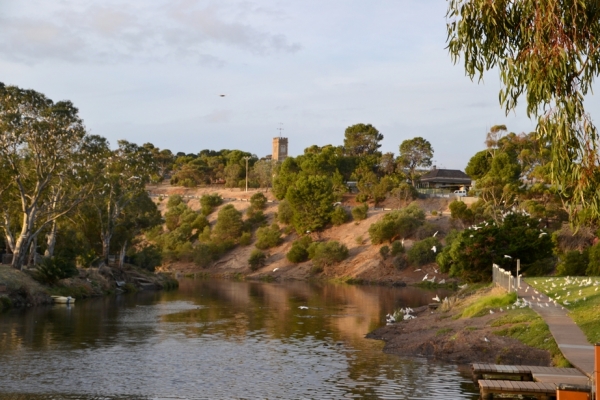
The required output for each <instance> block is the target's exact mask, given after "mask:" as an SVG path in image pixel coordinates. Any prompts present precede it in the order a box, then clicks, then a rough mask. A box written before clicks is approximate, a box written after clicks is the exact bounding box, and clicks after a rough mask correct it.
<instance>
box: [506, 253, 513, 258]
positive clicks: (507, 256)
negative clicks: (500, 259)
mask: <svg viewBox="0 0 600 400" xmlns="http://www.w3.org/2000/svg"><path fill="white" fill-rule="evenodd" d="M504 258H512V257H511V256H509V255H507V254H505V255H504Z"/></svg>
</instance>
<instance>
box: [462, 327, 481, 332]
mask: <svg viewBox="0 0 600 400" xmlns="http://www.w3.org/2000/svg"><path fill="white" fill-rule="evenodd" d="M477 329H479V328H477V327H476V326H465V331H476V330H477Z"/></svg>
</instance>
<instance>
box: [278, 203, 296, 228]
mask: <svg viewBox="0 0 600 400" xmlns="http://www.w3.org/2000/svg"><path fill="white" fill-rule="evenodd" d="M293 216H294V211H293V210H292V207H290V203H288V202H287V200H282V201H281V202H280V203H279V205H278V206H277V220H278V221H279V222H281V223H282V224H286V225H288V224H290V223H291V222H292V217H293Z"/></svg>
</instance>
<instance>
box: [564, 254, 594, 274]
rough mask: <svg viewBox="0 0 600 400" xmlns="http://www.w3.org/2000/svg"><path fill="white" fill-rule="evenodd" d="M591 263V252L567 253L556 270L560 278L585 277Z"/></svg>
mask: <svg viewBox="0 0 600 400" xmlns="http://www.w3.org/2000/svg"><path fill="white" fill-rule="evenodd" d="M589 263H590V258H589V250H588V249H585V250H583V251H579V250H572V251H567V252H566V253H565V255H564V257H563V260H562V262H561V263H560V264H558V267H557V268H556V274H557V275H558V276H581V275H585V273H586V270H587V268H588V265H589Z"/></svg>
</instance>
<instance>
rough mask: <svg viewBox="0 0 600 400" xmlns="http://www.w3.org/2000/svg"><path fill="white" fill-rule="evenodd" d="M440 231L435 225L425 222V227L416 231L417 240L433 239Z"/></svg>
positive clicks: (422, 226)
mask: <svg viewBox="0 0 600 400" xmlns="http://www.w3.org/2000/svg"><path fill="white" fill-rule="evenodd" d="M438 229H439V228H438V227H437V226H435V225H434V224H432V223H429V222H425V223H424V224H423V225H421V226H419V227H418V228H417V230H416V231H415V235H414V236H415V239H417V240H423V239H427V238H428V237H432V236H433V235H434V233H436V232H437V231H438Z"/></svg>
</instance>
